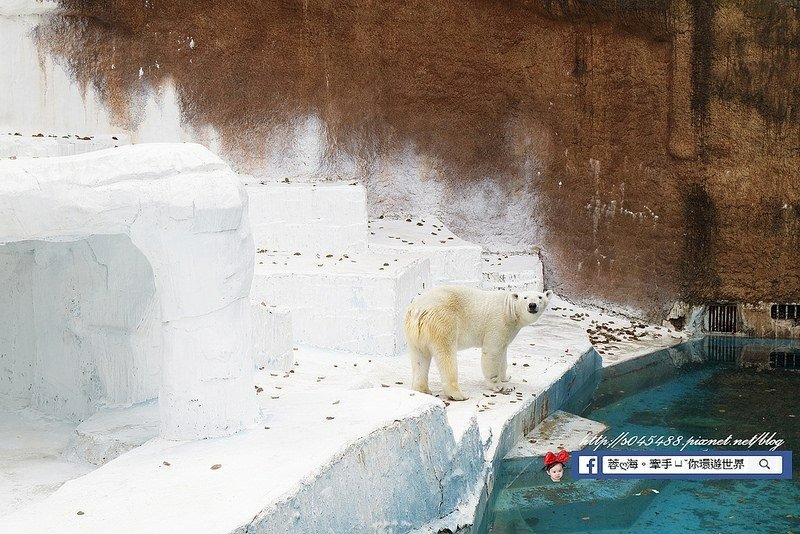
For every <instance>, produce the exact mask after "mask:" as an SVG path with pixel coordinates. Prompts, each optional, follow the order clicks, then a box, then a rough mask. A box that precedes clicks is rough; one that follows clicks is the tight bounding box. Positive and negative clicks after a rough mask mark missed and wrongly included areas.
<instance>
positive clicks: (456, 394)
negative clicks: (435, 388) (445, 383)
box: [444, 389, 469, 401]
mask: <svg viewBox="0 0 800 534" xmlns="http://www.w3.org/2000/svg"><path fill="white" fill-rule="evenodd" d="M444 394H445V395H447V397H448V398H449V399H452V400H454V401H464V400H467V399H468V398H469V397H467V396H466V395H464V394H463V393H462V392H461V390H460V389H451V390H449V391H448V390H445V392H444Z"/></svg>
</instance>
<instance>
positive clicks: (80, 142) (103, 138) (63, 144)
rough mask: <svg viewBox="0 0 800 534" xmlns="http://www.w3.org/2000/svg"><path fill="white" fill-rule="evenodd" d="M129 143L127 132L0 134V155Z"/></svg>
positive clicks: (51, 153) (66, 152) (64, 152)
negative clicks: (82, 134) (115, 133)
mask: <svg viewBox="0 0 800 534" xmlns="http://www.w3.org/2000/svg"><path fill="white" fill-rule="evenodd" d="M45 134H46V135H45ZM40 135H41V137H40ZM129 144H130V140H129V139H128V136H127V135H114V136H112V135H92V136H81V135H74V134H63V135H62V134H59V135H54V134H50V133H47V132H45V133H42V134H34V135H15V134H13V133H12V134H8V135H5V134H0V159H4V158H10V159H22V158H52V157H57V156H72V155H75V154H83V153H84V152H93V151H95V150H103V149H105V148H114V147H116V146H121V145H129Z"/></svg>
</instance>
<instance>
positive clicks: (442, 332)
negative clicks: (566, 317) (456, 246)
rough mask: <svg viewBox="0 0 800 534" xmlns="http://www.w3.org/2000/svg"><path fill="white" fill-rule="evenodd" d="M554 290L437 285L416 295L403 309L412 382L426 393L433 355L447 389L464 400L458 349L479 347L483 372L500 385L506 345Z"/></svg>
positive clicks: (505, 377) (494, 386) (537, 314)
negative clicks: (460, 384) (515, 291)
mask: <svg viewBox="0 0 800 534" xmlns="http://www.w3.org/2000/svg"><path fill="white" fill-rule="evenodd" d="M552 295H553V292H552V291H546V292H545V293H537V292H534V291H528V292H518V293H512V292H510V291H484V290H481V289H474V288H471V287H460V286H439V287H435V288H433V289H430V290H428V291H426V292H425V293H423V294H421V295H419V296H418V297H417V298H415V299H414V301H413V302H412V303H411V305H410V306H409V307H408V309H407V310H406V316H405V333H406V340H407V341H408V352H409V355H410V357H411V369H412V370H411V373H412V387H413V388H414V389H415V390H417V391H420V392H422V393H430V389H429V388H428V371H429V370H430V366H431V358H433V359H434V360H436V365H437V367H438V368H439V374H440V375H441V377H442V386H443V389H444V392H445V394H446V395H447V396H448V397H449V398H451V399H453V400H466V399H467V396H466V395H464V393H462V392H461V388H459V386H458V366H457V364H456V352H457V351H459V350H461V349H466V348H470V347H480V348H481V349H482V355H481V367H482V369H483V376H484V377H485V378H486V380H487V382H488V384H489V387H490V388H491V389H492V390H494V391H504V390H505V389H506V388H505V387H503V384H502V383H503V382H508V381H509V379H510V378H511V377H509V376H508V374H507V373H506V369H507V366H508V358H507V355H506V350H507V349H508V345H509V343H511V341H512V340H513V339H514V338H515V337H516V335H517V333H519V331H520V329H521V328H522V327H523V326H527V325H529V324H532V323H534V322H535V321H536V320H537V319H539V317H540V316H541V315H542V312H544V310H545V308H546V307H547V304H548V303H549V301H550V298H551V297H552Z"/></svg>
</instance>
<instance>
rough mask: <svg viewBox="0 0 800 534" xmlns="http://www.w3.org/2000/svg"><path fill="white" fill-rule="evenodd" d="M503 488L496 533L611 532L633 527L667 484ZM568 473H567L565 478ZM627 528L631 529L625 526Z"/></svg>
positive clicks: (496, 507) (619, 482)
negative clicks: (532, 531)
mask: <svg viewBox="0 0 800 534" xmlns="http://www.w3.org/2000/svg"><path fill="white" fill-rule="evenodd" d="M541 476H542V478H544V479H546V481H543V482H542V483H541V485H528V486H524V487H518V488H513V489H502V490H500V492H499V493H498V495H497V499H496V501H495V502H494V518H493V519H494V524H493V527H492V532H504V533H505V532H508V533H512V532H514V533H515V532H527V531H530V530H531V529H532V527H533V526H535V527H536V528H535V531H536V532H556V531H557V532H589V531H592V532H594V531H598V532H600V531H602V532H611V531H614V532H616V531H618V530H624V529H629V528H631V527H632V526H633V523H634V522H635V521H636V519H637V518H638V517H639V515H641V513H642V512H643V511H644V510H645V509H646V508H647V507H648V506H650V504H651V503H652V501H653V500H654V499H655V498H657V496H658V493H659V492H660V491H661V490H662V489H663V488H664V486H665V485H666V484H667V483H668V482H669V481H665V480H645V479H635V480H577V481H573V482H564V481H562V482H560V483H555V482H552V481H550V479H549V478H548V477H547V476H546V475H545V474H543V472H542V474H541ZM566 476H567V475H565V478H566ZM626 531H627V530H626Z"/></svg>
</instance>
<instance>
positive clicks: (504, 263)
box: [481, 252, 544, 292]
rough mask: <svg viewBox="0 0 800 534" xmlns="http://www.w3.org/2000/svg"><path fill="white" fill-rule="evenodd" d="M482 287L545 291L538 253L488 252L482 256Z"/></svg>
mask: <svg viewBox="0 0 800 534" xmlns="http://www.w3.org/2000/svg"><path fill="white" fill-rule="evenodd" d="M481 270H482V276H481V287H483V288H484V289H501V290H507V291H539V292H541V291H544V271H543V269H542V260H541V258H540V257H539V254H538V253H524V252H507V253H502V252H487V253H484V254H483V255H482V257H481Z"/></svg>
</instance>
